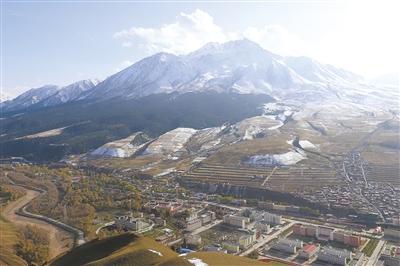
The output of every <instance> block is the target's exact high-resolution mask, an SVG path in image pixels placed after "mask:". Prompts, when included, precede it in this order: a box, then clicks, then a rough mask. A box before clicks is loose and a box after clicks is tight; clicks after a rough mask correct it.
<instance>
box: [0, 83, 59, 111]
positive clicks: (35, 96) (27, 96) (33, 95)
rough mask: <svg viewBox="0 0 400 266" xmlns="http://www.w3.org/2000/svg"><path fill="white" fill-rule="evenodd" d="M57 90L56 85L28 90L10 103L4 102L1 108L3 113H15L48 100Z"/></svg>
mask: <svg viewBox="0 0 400 266" xmlns="http://www.w3.org/2000/svg"><path fill="white" fill-rule="evenodd" d="M58 90H59V87H58V86H56V85H45V86H43V87H39V88H34V89H30V90H28V91H26V92H24V93H22V94H21V95H19V96H18V97H16V98H14V99H13V100H12V101H7V102H4V103H3V104H4V105H3V108H4V110H5V111H15V110H19V109H24V108H27V107H30V106H32V105H34V104H37V103H39V102H40V101H42V100H44V99H46V98H48V97H49V96H51V95H53V94H54V93H56V92H57V91H58Z"/></svg>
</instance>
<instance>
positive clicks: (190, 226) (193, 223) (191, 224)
mask: <svg viewBox="0 0 400 266" xmlns="http://www.w3.org/2000/svg"><path fill="white" fill-rule="evenodd" d="M201 225H202V223H201V219H199V218H195V219H192V220H189V221H187V223H186V231H194V230H196V229H198V228H200V227H201Z"/></svg>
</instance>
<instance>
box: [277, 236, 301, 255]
mask: <svg viewBox="0 0 400 266" xmlns="http://www.w3.org/2000/svg"><path fill="white" fill-rule="evenodd" d="M302 247H303V241H300V240H298V239H288V238H281V239H278V241H277V242H276V243H275V244H274V245H273V246H272V249H275V250H279V251H283V252H286V253H290V254H295V253H297V252H298V251H299V250H300V249H301V248H302Z"/></svg>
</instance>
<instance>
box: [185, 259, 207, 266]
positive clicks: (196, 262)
mask: <svg viewBox="0 0 400 266" xmlns="http://www.w3.org/2000/svg"><path fill="white" fill-rule="evenodd" d="M188 261H189V262H190V263H192V264H193V265H195V266H208V264H207V263H205V262H203V261H202V260H201V259H196V258H193V259H188Z"/></svg>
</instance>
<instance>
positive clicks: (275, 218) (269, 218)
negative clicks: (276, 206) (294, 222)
mask: <svg viewBox="0 0 400 266" xmlns="http://www.w3.org/2000/svg"><path fill="white" fill-rule="evenodd" d="M264 221H265V222H267V223H269V224H281V222H282V216H280V215H276V214H273V213H269V212H265V213H264Z"/></svg>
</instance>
